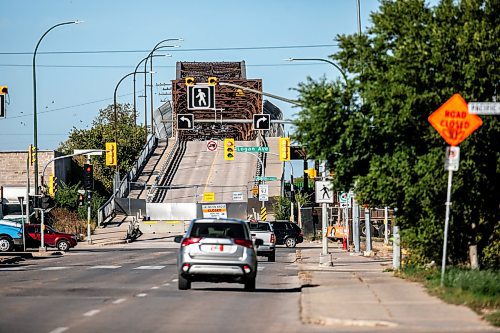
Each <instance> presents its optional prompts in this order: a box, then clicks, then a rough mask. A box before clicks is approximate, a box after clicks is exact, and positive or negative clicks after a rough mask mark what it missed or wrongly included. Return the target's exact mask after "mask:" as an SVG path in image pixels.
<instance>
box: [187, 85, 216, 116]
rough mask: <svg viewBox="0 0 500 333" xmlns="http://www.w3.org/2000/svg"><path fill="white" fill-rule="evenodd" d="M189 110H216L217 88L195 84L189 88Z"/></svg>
mask: <svg viewBox="0 0 500 333" xmlns="http://www.w3.org/2000/svg"><path fill="white" fill-rule="evenodd" d="M187 109H188V110H213V109H215V86H213V85H207V84H195V85H192V86H188V87H187Z"/></svg>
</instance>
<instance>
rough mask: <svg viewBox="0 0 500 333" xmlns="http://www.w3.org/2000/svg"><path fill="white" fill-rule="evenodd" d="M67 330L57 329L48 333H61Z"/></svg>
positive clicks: (63, 328) (65, 328) (64, 328)
mask: <svg viewBox="0 0 500 333" xmlns="http://www.w3.org/2000/svg"><path fill="white" fill-rule="evenodd" d="M67 329H68V327H58V328H56V329H55V330H52V331H50V332H49V333H62V332H64V331H66V330H67Z"/></svg>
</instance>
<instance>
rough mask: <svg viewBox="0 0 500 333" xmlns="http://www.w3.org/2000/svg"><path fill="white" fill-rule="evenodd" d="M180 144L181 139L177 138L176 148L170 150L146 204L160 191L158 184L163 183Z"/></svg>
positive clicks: (149, 192)
mask: <svg viewBox="0 0 500 333" xmlns="http://www.w3.org/2000/svg"><path fill="white" fill-rule="evenodd" d="M179 142H180V139H179V137H177V139H176V140H175V143H174V146H173V147H172V149H171V150H170V153H169V154H168V156H167V158H166V159H165V162H163V165H162V166H161V169H160V172H159V173H158V176H157V177H156V179H155V182H154V184H153V185H152V186H151V187H150V189H149V191H148V194H147V196H146V202H151V200H152V198H154V196H155V194H156V191H157V190H158V183H160V182H161V180H162V178H163V176H164V173H165V170H166V169H167V167H168V166H169V165H170V163H171V162H172V159H173V157H174V155H175V154H176V152H177V147H179Z"/></svg>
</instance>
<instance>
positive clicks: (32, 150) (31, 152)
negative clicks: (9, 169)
mask: <svg viewBox="0 0 500 333" xmlns="http://www.w3.org/2000/svg"><path fill="white" fill-rule="evenodd" d="M35 162H36V147H35V146H33V145H29V147H28V163H29V164H30V165H33V164H35Z"/></svg>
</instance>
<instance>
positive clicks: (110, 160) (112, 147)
mask: <svg viewBox="0 0 500 333" xmlns="http://www.w3.org/2000/svg"><path fill="white" fill-rule="evenodd" d="M116 155H117V151H116V142H106V165H110V166H116V164H117V159H116Z"/></svg>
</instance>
